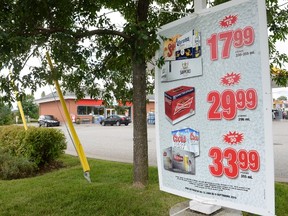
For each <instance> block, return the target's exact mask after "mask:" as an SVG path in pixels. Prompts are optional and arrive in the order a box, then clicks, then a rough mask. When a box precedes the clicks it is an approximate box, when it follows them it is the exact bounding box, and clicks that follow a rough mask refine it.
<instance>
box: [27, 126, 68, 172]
mask: <svg viewBox="0 0 288 216" xmlns="http://www.w3.org/2000/svg"><path fill="white" fill-rule="evenodd" d="M23 141H24V145H25V149H26V152H25V156H26V157H27V158H29V160H30V161H32V162H34V163H36V165H37V166H38V167H39V166H43V165H45V164H49V163H51V162H52V161H54V160H56V159H57V158H58V157H59V156H60V155H61V154H63V153H64V150H65V149H66V147H67V144H66V138H65V135H64V134H63V133H62V132H61V131H60V130H58V129H54V128H36V127H31V128H29V129H28V130H27V131H26V133H25V138H24V140H23Z"/></svg>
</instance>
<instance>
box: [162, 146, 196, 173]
mask: <svg viewBox="0 0 288 216" xmlns="http://www.w3.org/2000/svg"><path fill="white" fill-rule="evenodd" d="M163 166H164V169H165V170H167V171H172V172H178V173H187V174H191V175H195V156H194V153H193V152H188V151H185V150H182V149H177V148H173V147H169V148H166V149H164V150H163Z"/></svg>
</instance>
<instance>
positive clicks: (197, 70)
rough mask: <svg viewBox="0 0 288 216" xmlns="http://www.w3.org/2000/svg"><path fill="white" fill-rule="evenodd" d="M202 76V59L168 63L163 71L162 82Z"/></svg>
mask: <svg viewBox="0 0 288 216" xmlns="http://www.w3.org/2000/svg"><path fill="white" fill-rule="evenodd" d="M202 75H203V70H202V58H192V59H183V60H177V61H166V62H165V63H164V65H163V67H162V70H161V82H170V81H174V80H179V79H186V78H192V77H197V76H202Z"/></svg>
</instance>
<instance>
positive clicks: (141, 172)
mask: <svg viewBox="0 0 288 216" xmlns="http://www.w3.org/2000/svg"><path fill="white" fill-rule="evenodd" d="M149 3H150V1H149V0H138V1H137V11H136V23H137V25H138V26H137V34H136V35H135V36H134V40H132V41H133V43H132V70H133V117H134V120H133V163H134V168H133V177H134V179H133V183H134V186H136V187H145V186H146V185H147V183H148V143H147V122H146V121H147V120H146V61H145V48H146V47H145V43H144V41H143V37H142V36H143V35H148V33H147V29H146V28H145V27H143V26H142V24H143V23H147V17H148V8H149Z"/></svg>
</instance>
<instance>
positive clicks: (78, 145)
mask: <svg viewBox="0 0 288 216" xmlns="http://www.w3.org/2000/svg"><path fill="white" fill-rule="evenodd" d="M46 57H47V60H48V63H49V65H50V68H51V71H52V73H53V72H54V67H53V64H52V61H51V58H50V56H49V53H48V52H46ZM53 81H54V84H55V86H56V90H57V93H58V95H59V98H60V102H61V105H62V108H63V110H64V114H65V117H66V121H67V123H68V127H69V129H70V132H71V135H72V138H73V140H74V144H75V148H76V151H77V153H78V156H79V159H80V162H81V165H82V168H83V170H84V176H85V178H87V180H88V181H89V182H90V176H89V171H90V168H89V164H88V161H87V158H86V156H85V152H84V150H83V147H82V145H81V143H80V140H79V138H78V135H77V133H76V131H75V128H74V125H73V123H72V120H71V118H70V116H69V112H68V109H67V106H66V103H65V100H64V97H63V94H62V91H61V89H60V85H59V82H58V80H53Z"/></svg>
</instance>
